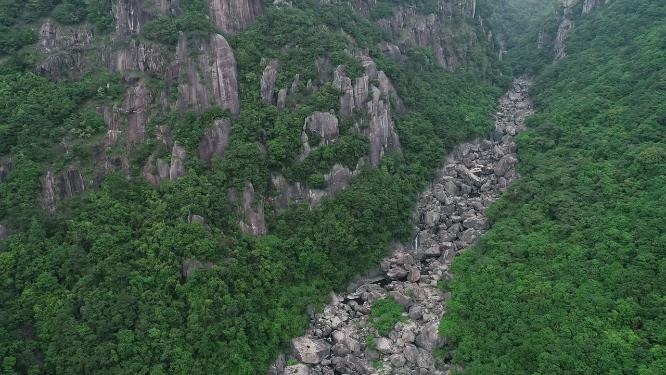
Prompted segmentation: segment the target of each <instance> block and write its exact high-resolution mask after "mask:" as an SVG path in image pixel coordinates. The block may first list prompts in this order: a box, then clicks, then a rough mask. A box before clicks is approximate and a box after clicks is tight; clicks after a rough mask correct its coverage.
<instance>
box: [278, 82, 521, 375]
mask: <svg viewBox="0 0 666 375" xmlns="http://www.w3.org/2000/svg"><path fill="white" fill-rule="evenodd" d="M530 85H531V81H530V80H529V79H526V78H518V79H516V80H515V81H514V85H513V87H512V88H511V90H509V92H507V93H506V94H505V95H504V96H503V97H502V98H501V99H500V103H499V111H498V112H497V113H496V128H495V130H494V131H493V133H492V135H491V136H490V137H489V138H488V139H477V140H474V141H472V142H468V143H464V144H462V145H460V146H459V147H458V148H457V149H456V150H455V151H454V152H452V153H451V154H450V155H449V156H448V158H447V160H446V165H445V167H444V168H442V170H441V171H440V173H439V177H438V178H437V179H436V181H435V182H433V184H431V186H430V188H429V189H428V190H426V191H425V192H424V193H422V194H421V196H420V197H419V201H418V204H417V212H416V215H417V218H418V219H417V222H418V224H417V233H416V236H415V237H414V240H413V243H412V244H411V245H410V246H403V245H401V244H396V245H395V246H394V247H393V249H392V251H391V255H390V256H388V257H386V258H385V259H384V260H382V262H381V264H380V270H379V271H378V272H376V275H375V276H374V277H368V278H365V279H363V280H361V281H360V282H358V283H356V284H355V285H354V287H352V288H350V290H349V293H347V294H333V295H332V299H331V302H330V303H329V304H328V305H327V306H325V308H324V309H323V312H321V313H318V314H316V315H315V316H314V317H313V319H312V320H311V323H310V328H309V330H308V331H307V334H306V335H305V336H302V337H298V338H296V339H294V340H292V350H293V353H292V355H293V358H292V357H291V356H285V355H281V356H280V358H279V359H278V360H277V361H276V362H275V363H274V365H273V366H272V368H271V371H270V373H271V374H292V375H320V374H322V375H324V374H326V375H328V374H446V373H448V372H449V370H450V369H451V365H449V364H447V360H448V359H449V358H450V353H446V350H445V349H443V347H445V344H446V343H445V341H444V339H443V338H442V337H441V336H440V335H439V324H440V319H441V317H442V316H443V314H445V313H446V301H447V300H448V299H449V297H450V292H448V290H447V289H448V287H447V283H448V282H449V281H450V280H451V279H452V277H453V276H452V274H451V273H450V272H449V268H450V266H451V264H452V262H453V259H454V257H455V256H456V255H457V254H459V253H460V252H461V251H464V250H465V249H466V248H467V247H469V246H471V245H473V244H474V242H475V241H476V240H477V239H478V238H479V237H480V236H481V235H482V234H483V233H484V232H485V231H486V230H488V228H489V223H488V220H487V219H486V217H485V215H484V212H485V210H486V208H487V207H489V206H490V205H491V204H492V203H493V202H494V201H495V200H496V199H497V198H498V197H499V195H500V194H501V193H502V192H504V191H505V190H506V189H507V186H508V185H509V184H510V183H511V182H512V181H513V180H515V179H516V178H517V177H518V175H517V172H516V163H517V157H516V144H515V143H514V140H513V137H514V136H515V135H516V134H517V133H518V132H520V131H521V130H524V128H525V118H526V117H527V116H529V115H530V114H532V104H531V102H530V100H529V98H528V89H529V87H530ZM387 300H388V301H391V302H389V303H388V304H387V303H382V302H378V301H387ZM392 300H394V301H395V302H397V304H393V302H392ZM391 304H393V305H395V306H399V307H398V309H400V310H402V311H403V312H405V314H402V317H396V318H395V319H396V320H397V321H398V322H397V323H396V324H395V325H393V323H395V322H391V321H390V318H387V317H385V316H381V314H382V312H379V310H380V309H381V310H382V311H384V310H386V312H385V314H387V315H390V311H389V310H390V308H387V307H386V306H391ZM373 309H375V310H376V311H375V313H373ZM386 319H389V323H391V325H392V327H389V328H388V330H390V331H388V334H386V333H387V329H386V328H385V329H384V330H382V329H381V328H380V329H379V330H378V327H379V326H380V325H381V324H382V323H384V324H385V320H386ZM382 333H383V335H382ZM287 357H289V358H291V359H290V360H289V361H287ZM294 358H295V359H296V360H297V361H298V363H295V362H296V361H294Z"/></svg>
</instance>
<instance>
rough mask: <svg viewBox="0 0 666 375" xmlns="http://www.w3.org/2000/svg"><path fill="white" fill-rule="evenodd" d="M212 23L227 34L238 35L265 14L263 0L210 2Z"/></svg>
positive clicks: (217, 0) (220, 0) (221, 0)
mask: <svg viewBox="0 0 666 375" xmlns="http://www.w3.org/2000/svg"><path fill="white" fill-rule="evenodd" d="M208 9H209V14H210V20H211V22H212V23H213V24H214V25H215V26H217V27H219V28H220V29H221V30H222V31H223V32H225V33H227V34H232V35H233V34H237V33H239V32H241V31H243V30H245V28H246V27H247V26H248V25H249V24H251V23H252V22H253V21H254V20H255V19H256V18H257V17H258V16H260V15H261V14H262V13H263V2H262V1H261V0H208Z"/></svg>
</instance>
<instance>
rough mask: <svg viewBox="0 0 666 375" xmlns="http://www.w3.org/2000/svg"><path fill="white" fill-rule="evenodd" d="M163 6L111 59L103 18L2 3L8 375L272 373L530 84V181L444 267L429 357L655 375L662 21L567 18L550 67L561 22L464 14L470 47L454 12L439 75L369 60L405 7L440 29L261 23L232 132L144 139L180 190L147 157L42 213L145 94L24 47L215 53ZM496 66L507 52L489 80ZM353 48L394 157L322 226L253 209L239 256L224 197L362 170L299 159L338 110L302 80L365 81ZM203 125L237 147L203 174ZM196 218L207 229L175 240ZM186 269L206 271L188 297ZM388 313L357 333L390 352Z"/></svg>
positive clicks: (240, 47)
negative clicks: (173, 173) (184, 41)
mask: <svg viewBox="0 0 666 375" xmlns="http://www.w3.org/2000/svg"><path fill="white" fill-rule="evenodd" d="M173 3H177V5H178V7H179V12H178V13H177V15H176V14H173V15H167V16H160V17H156V18H154V19H151V20H150V21H149V22H147V23H146V24H145V25H144V26H145V27H143V28H142V30H141V32H140V33H137V34H134V35H132V36H131V38H130V39H131V41H129V40H125V41H122V43H112V42H111V37H110V36H109V35H111V34H112V33H113V31H114V29H115V24H114V22H115V21H116V20H115V19H114V15H113V12H112V4H114V1H112V0H22V1H12V0H0V167H2V166H4V165H5V164H4V163H5V162H7V163H8V164H7V165H10V166H11V168H9V172H8V173H6V172H5V171H6V170H5V169H0V225H2V227H0V229H3V228H8V229H7V230H8V233H9V236H8V238H7V239H5V240H0V283H1V288H0V373H2V374H42V373H46V374H60V373H64V374H70V373H83V374H92V373H94V374H148V373H150V374H166V373H171V374H210V373H221V374H258V373H264V371H265V370H266V368H267V367H268V365H269V364H270V363H271V361H273V360H274V359H275V357H276V356H277V354H278V353H279V352H280V351H281V350H284V349H285V348H286V347H287V345H288V342H289V340H290V339H291V338H293V337H295V336H299V335H301V334H302V333H303V331H304V330H305V328H306V327H307V324H308V314H307V311H308V310H311V308H312V307H314V308H318V307H320V306H321V305H322V304H323V303H325V302H326V301H327V299H328V295H329V292H330V291H331V290H341V289H343V288H344V287H345V286H346V285H347V283H348V282H349V281H350V280H351V279H352V278H353V277H354V276H355V275H357V274H360V273H363V272H365V271H367V270H368V269H370V268H372V267H373V266H375V265H376V264H377V262H378V261H379V260H380V259H381V257H382V256H384V255H385V253H386V250H387V248H388V245H389V243H390V242H391V241H393V240H395V239H401V240H405V239H407V238H408V236H409V235H410V234H411V231H412V227H413V222H412V221H413V217H412V210H413V208H414V202H415V200H416V196H417V194H418V193H419V192H420V191H422V190H423V189H424V187H425V186H426V184H427V183H428V181H430V180H431V178H432V177H433V175H434V172H435V170H436V169H437V168H438V167H439V166H440V165H441V163H442V158H443V157H444V156H445V155H446V154H447V152H448V151H450V150H451V149H452V148H453V147H454V146H455V145H456V144H458V143H460V142H461V141H463V140H467V139H470V138H473V137H475V136H479V135H485V134H487V133H488V132H489V131H490V130H491V128H492V126H493V121H492V117H491V114H492V113H493V110H494V109H495V103H496V99H497V98H498V97H499V95H500V94H501V93H502V92H503V91H504V90H505V89H506V88H507V87H508V85H509V83H510V81H511V78H510V77H511V74H512V73H513V74H523V73H528V74H536V85H535V87H534V89H533V93H532V96H533V98H534V100H535V104H536V107H537V109H538V114H537V115H535V116H533V117H532V118H531V119H530V121H529V127H530V128H529V130H528V131H526V132H525V133H523V134H521V135H520V136H519V141H520V142H519V156H520V163H519V168H520V173H521V179H520V180H518V181H517V182H516V183H515V184H514V185H513V186H512V188H511V189H510V190H509V192H508V193H507V194H505V196H504V197H503V198H502V199H501V200H500V201H498V202H497V203H496V204H495V205H494V206H493V207H492V208H491V209H490V210H489V211H488V215H489V216H490V218H491V219H492V221H493V229H492V230H491V231H490V232H489V233H488V234H487V235H486V236H485V237H483V238H482V240H481V241H480V243H479V244H478V245H477V246H475V247H474V248H472V249H471V250H469V251H467V252H466V253H465V254H464V255H462V256H460V257H458V258H457V260H456V262H455V269H454V273H455V278H454V282H453V283H451V284H450V285H448V284H447V288H450V290H451V291H452V293H453V299H452V300H450V301H449V302H448V310H449V314H448V315H447V318H446V319H445V320H444V321H443V322H442V326H441V334H442V335H443V336H445V337H446V338H447V348H446V349H447V350H448V351H451V352H452V354H453V360H454V362H455V363H456V364H458V365H460V369H461V370H462V372H465V373H471V374H495V373H510V374H513V373H515V374H569V373H583V374H598V373H612V374H641V375H651V374H663V373H666V346H665V345H666V333H665V332H666V326H665V322H666V312H665V311H666V310H665V306H666V300H665V299H664V296H665V295H666V290H665V289H666V263H665V262H666V261H665V260H664V259H665V257H664V255H665V254H664V251H665V250H664V249H666V237H665V236H666V227H665V224H664V218H666V190H665V188H664V186H666V184H665V182H666V181H665V179H666V139H665V137H664V131H665V130H666V70H665V69H666V44H665V42H664V41H666V26H665V25H664V20H665V19H666V4H662V3H663V2H661V1H656V0H633V1H630V0H613V1H612V2H610V4H608V5H606V6H604V7H599V8H598V9H597V10H595V12H593V13H591V14H589V15H585V16H581V15H580V9H576V15H575V16H574V21H575V23H576V29H575V32H573V33H572V34H571V35H570V37H569V39H568V41H567V54H568V56H567V58H566V59H564V60H561V61H557V62H555V63H552V64H551V62H552V58H553V56H552V45H547V46H545V47H544V48H542V49H537V48H534V47H535V46H536V43H537V38H538V36H537V35H538V33H539V32H540V31H542V32H544V33H545V34H547V35H550V36H551V38H550V40H549V42H548V43H550V44H552V43H553V40H552V39H553V38H552V37H553V35H554V34H555V33H556V32H557V26H558V25H557V21H558V18H557V17H558V12H560V11H561V10H560V8H559V6H557V5H556V4H555V3H556V2H554V1H550V0H505V1H490V0H486V1H481V0H479V1H477V2H475V3H476V5H477V9H476V11H477V13H478V17H483V19H484V20H485V24H482V23H476V22H475V23H472V24H468V23H466V22H468V21H466V20H465V18H464V17H463V16H461V15H460V14H459V13H456V14H454V15H452V16H451V18H450V19H447V22H448V21H450V22H449V23H448V24H447V27H449V28H450V30H449V31H450V32H454V33H455V30H458V29H460V30H465V32H460V35H457V34H456V35H453V36H454V37H453V38H452V39H451V43H458V44H459V45H454V46H450V47H451V48H452V49H453V48H454V47H459V46H464V47H461V48H463V49H464V52H465V55H464V61H461V65H460V66H458V67H457V68H456V69H451V70H446V69H443V68H442V67H441V66H439V65H438V64H437V62H436V60H437V59H436V56H435V53H434V51H433V49H432V48H429V47H416V48H412V49H409V50H408V51H406V52H405V55H404V56H403V57H404V60H403V61H401V62H396V61H395V60H393V59H391V58H388V57H387V56H385V55H384V53H383V52H382V51H381V50H380V48H378V44H379V43H380V42H381V41H383V40H385V39H387V38H389V37H388V36H387V35H386V32H385V31H383V30H382V29H381V28H379V27H378V26H377V23H376V21H377V20H378V19H381V18H383V17H388V16H389V15H391V14H392V12H393V11H394V10H395V8H396V7H397V6H400V5H406V6H409V7H411V8H413V9H415V11H416V12H417V13H418V14H427V13H429V12H435V11H438V9H439V5H440V3H439V2H438V1H436V0H414V1H398V0H392V1H386V2H380V3H378V4H377V6H375V7H373V8H372V9H370V10H368V11H366V12H359V11H357V10H356V9H353V8H352V7H351V5H350V4H348V3H346V2H336V1H333V2H330V3H329V2H319V1H310V0H302V1H292V2H291V3H292V6H290V7H287V6H284V7H273V6H267V7H266V9H265V11H264V12H263V15H261V16H259V17H258V18H257V19H256V20H255V21H254V23H252V24H251V25H250V26H249V27H248V28H247V29H246V30H245V31H243V32H241V33H238V34H236V35H225V36H226V37H227V40H228V41H229V44H230V45H231V47H232V48H233V50H234V54H235V59H236V62H237V65H238V77H239V86H240V99H241V106H240V107H241V108H240V114H238V115H237V116H233V115H231V114H230V113H229V112H228V111H223V110H221V109H220V108H212V109H210V110H208V111H206V112H204V113H202V114H200V115H197V114H195V113H182V112H179V111H175V110H171V111H166V112H164V113H162V114H160V116H157V117H156V118H153V119H151V121H150V122H149V123H148V124H147V125H146V131H147V133H149V134H151V135H154V133H155V132H156V128H157V126H158V125H164V126H166V127H167V128H168V129H169V131H170V132H171V134H172V135H173V137H174V140H175V141H177V142H178V143H179V144H180V145H182V146H183V147H184V148H185V149H186V150H187V152H188V155H190V157H189V158H188V159H187V161H186V164H187V174H185V175H184V176H182V177H180V178H178V179H177V180H175V181H164V182H163V183H161V184H160V185H159V186H153V185H150V184H149V183H147V182H146V181H144V180H143V179H142V178H141V168H142V166H143V165H144V163H145V161H146V159H147V158H148V157H149V156H150V155H151V153H157V154H158V155H159V156H163V157H166V158H168V157H169V150H166V148H164V149H160V147H161V146H159V145H158V144H157V142H155V140H154V139H149V140H147V141H146V142H145V143H144V144H142V145H140V146H138V147H137V149H136V150H133V151H132V153H131V155H130V158H129V164H130V165H129V168H128V170H126V171H120V172H112V173H109V174H107V175H104V176H102V177H100V178H99V181H97V185H96V186H94V187H92V188H89V189H87V191H86V192H85V193H84V194H81V195H79V196H76V197H74V198H70V199H67V200H65V201H63V202H59V204H58V207H57V210H55V212H53V213H48V212H46V210H44V209H43V208H42V207H41V206H40V199H39V190H40V186H41V184H42V182H41V180H42V178H43V176H44V174H45V172H46V170H47V168H51V169H53V170H61V169H65V168H66V167H67V166H69V165H76V166H77V167H79V168H80V169H81V170H83V171H84V174H89V175H95V173H97V172H98V169H99V166H98V165H96V163H97V159H96V155H97V152H98V150H97V148H96V145H97V144H98V143H99V142H100V140H101V139H103V137H104V136H105V135H104V133H105V130H106V124H105V122H104V120H103V118H102V116H101V115H100V113H99V112H98V111H97V110H96V109H97V108H99V107H100V106H113V105H120V104H121V103H122V101H123V95H124V92H125V89H126V87H127V86H126V85H127V84H128V83H130V82H133V81H132V80H133V79H135V78H137V77H139V76H140V74H139V73H137V72H132V73H131V74H129V75H127V76H122V75H121V74H118V73H111V72H109V71H108V69H106V68H105V67H102V66H93V67H92V68H91V69H89V71H86V72H84V74H82V75H81V76H80V77H76V79H74V78H73V77H67V76H66V77H61V79H59V80H58V81H54V80H51V79H49V78H47V77H44V76H42V75H40V74H39V70H38V69H37V66H39V64H40V63H41V62H42V61H44V59H45V58H46V57H47V56H45V55H44V54H43V53H41V52H39V51H38V50H37V49H36V48H35V43H36V42H37V40H38V37H39V35H38V31H39V27H40V25H41V24H42V23H43V22H44V21H45V20H47V19H48V20H51V21H53V22H55V23H56V24H58V25H60V26H72V25H73V26H72V27H75V26H80V25H86V26H89V27H90V28H91V29H92V30H94V33H95V38H97V39H96V43H98V45H97V46H96V47H98V48H100V49H103V48H110V49H112V48H122V47H123V46H126V45H127V44H129V43H130V42H136V41H141V42H147V43H154V46H157V47H155V48H156V49H157V48H162V49H164V50H166V51H174V50H175V49H176V44H177V43H178V41H179V38H181V35H183V36H184V37H186V38H188V40H189V41H190V44H191V45H193V46H196V45H197V43H199V44H201V43H205V41H206V37H207V36H208V35H210V34H212V33H218V32H219V30H217V29H216V27H215V26H214V25H213V24H212V23H211V22H210V20H209V17H208V14H207V12H208V10H207V6H208V4H207V1H205V0H179V1H173ZM580 6H581V4H579V7H580ZM456 28H458V29H456ZM470 30H471V31H470ZM489 31H493V32H495V33H496V34H497V35H499V37H498V38H499V40H502V41H503V43H501V45H499V46H497V45H495V40H496V39H493V38H491V37H488V34H487V32H489ZM470 35H471V39H466V38H470ZM188 47H191V46H188ZM94 48H95V47H94ZM498 48H499V49H503V50H505V51H508V53H506V54H505V55H504V56H503V57H504V59H503V61H500V59H499V57H498V51H497V49H498ZM193 50H194V49H190V50H189V53H190V54H194V53H193V52H192V51H193ZM350 50H355V51H359V50H362V51H364V52H365V53H367V54H368V55H369V56H370V57H372V59H373V60H374V61H375V62H376V64H377V67H378V69H381V70H383V71H385V72H386V74H387V76H388V77H389V78H390V79H391V81H392V83H393V85H394V86H395V87H396V89H397V92H398V94H399V96H400V98H401V100H402V102H403V103H404V106H405V108H406V110H405V111H404V112H401V111H394V113H393V116H394V120H395V123H396V130H397V133H398V135H399V138H400V144H401V152H394V153H390V154H387V155H385V156H384V158H383V159H382V162H381V164H380V165H379V166H378V167H377V168H369V167H366V168H364V169H363V170H362V171H361V173H360V175H359V176H357V177H355V178H354V179H352V182H351V184H350V186H349V187H348V188H347V189H346V190H344V191H342V192H340V193H339V194H338V195H337V196H336V197H335V199H328V198H326V199H324V200H323V202H322V204H321V205H320V206H319V207H318V208H315V209H312V208H310V207H308V205H306V204H302V205H292V206H290V207H289V208H287V209H284V210H273V207H270V206H267V207H266V212H267V218H266V219H267V225H268V228H269V234H268V235H266V236H260V237H256V236H250V235H245V234H242V233H241V232H240V231H239V229H238V221H239V215H240V214H239V212H238V209H237V207H235V206H234V205H233V204H231V203H230V202H229V194H228V192H229V191H230V189H232V188H236V189H241V188H242V186H243V184H244V183H245V182H248V181H249V182H252V184H253V185H254V187H255V189H256V191H257V194H258V195H264V196H267V195H269V194H270V191H269V187H268V184H267V182H266V181H268V180H269V178H270V177H269V176H270V174H271V173H272V172H280V173H282V174H283V175H284V176H285V177H286V178H287V179H288V180H289V181H290V182H300V183H303V184H304V185H305V186H308V187H313V188H320V187H322V186H323V184H324V183H325V181H324V180H323V178H324V177H323V176H324V174H325V173H327V172H328V171H329V170H330V168H331V167H332V166H333V165H334V164H336V163H340V164H343V165H345V166H347V167H349V168H353V167H355V165H356V163H357V161H358V160H359V158H360V157H361V156H363V155H366V154H367V153H368V149H369V144H368V140H367V139H366V138H365V137H362V136H359V134H358V132H355V131H354V129H353V125H354V124H353V121H351V120H349V119H347V120H342V121H341V123H340V135H339V138H338V140H337V141H336V142H335V143H332V144H329V145H325V146H320V147H318V148H317V149H315V150H314V151H313V152H312V153H311V154H310V155H308V156H307V158H305V159H304V160H300V159H299V153H300V151H301V139H300V136H301V132H302V129H303V123H304V120H305V118H306V117H307V116H308V115H310V114H311V113H313V112H314V111H330V110H333V111H337V110H339V97H340V94H341V93H340V92H338V91H337V90H336V89H335V88H334V87H333V86H332V85H331V84H330V82H329V83H325V84H322V86H321V87H320V88H319V90H317V91H316V92H314V93H311V92H308V90H306V87H305V82H307V80H308V79H313V80H316V78H317V77H316V76H317V67H316V64H315V59H316V58H318V57H326V58H328V59H329V60H330V61H331V64H332V66H337V65H342V66H344V69H345V72H346V74H347V75H348V76H349V77H350V78H352V79H354V78H356V77H358V76H359V75H360V74H362V72H363V67H362V65H361V63H360V62H359V61H358V59H357V58H356V57H355V56H354V55H353V54H351V53H349V51H350ZM448 52H450V51H448ZM266 59H277V60H279V61H280V66H281V68H280V70H279V73H278V76H277V86H278V87H287V86H289V84H291V82H292V79H293V77H294V75H295V74H300V76H301V78H302V79H301V83H300V86H299V87H297V89H296V90H295V93H294V94H293V96H290V99H289V100H290V101H291V102H290V103H289V104H290V105H289V106H288V107H287V108H285V109H283V110H277V108H276V106H274V105H271V104H268V103H266V102H265V101H263V100H262V98H261V95H260V92H261V87H260V79H261V74H262V71H263V69H264V67H265V60H266ZM510 72H512V73H510ZM141 77H142V78H145V79H146V81H147V82H148V84H149V85H151V87H153V86H154V87H158V88H161V87H164V86H165V83H164V82H162V80H161V78H160V77H154V76H150V77H143V76H141ZM155 90H157V89H155ZM171 94H174V93H171ZM174 95H176V94H174ZM56 98H57V100H55V99H56ZM354 116H358V114H355V115H354ZM220 118H227V119H228V120H229V121H230V124H231V125H230V126H231V138H230V141H229V145H228V147H227V149H226V152H225V156H224V158H223V159H215V160H213V162H212V165H210V166H209V165H208V164H207V163H204V162H203V161H202V160H200V159H199V158H198V157H197V156H196V155H197V152H196V148H197V145H198V143H199V141H200V139H201V138H202V136H203V134H204V133H205V132H206V130H207V129H209V128H210V127H211V125H212V123H213V121H214V120H216V119H220ZM354 119H356V118H354ZM257 144H261V145H263V146H265V151H262V149H260V148H259V147H257ZM112 151H113V152H116V153H119V154H122V153H125V152H127V151H126V150H124V149H122V150H121V149H119V148H118V149H114V150H112ZM190 214H197V215H201V216H203V217H204V218H205V223H203V224H202V223H196V222H195V223H192V224H190V223H188V216H189V215H190ZM193 260H197V261H199V262H201V264H203V265H204V267H202V268H201V269H198V270H196V271H194V272H193V273H192V274H190V275H188V276H187V277H186V276H185V275H184V274H183V265H184V264H185V263H187V262H189V261H193ZM403 312H404V309H403V307H402V306H400V305H398V304H396V303H395V302H394V301H393V300H392V299H384V300H380V301H377V302H376V303H375V304H374V305H373V310H372V316H371V318H372V321H371V324H372V325H373V326H374V327H375V328H376V329H377V330H378V331H380V332H383V333H386V332H388V331H390V329H391V327H392V326H393V325H394V324H395V322H397V321H400V320H402V319H404V317H403V315H402V314H403ZM220 353H223V355H221V354H220Z"/></svg>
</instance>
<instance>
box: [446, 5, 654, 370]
mask: <svg viewBox="0 0 666 375" xmlns="http://www.w3.org/2000/svg"><path fill="white" fill-rule="evenodd" d="M591 3H592V2H589V1H586V2H568V3H567V6H566V8H567V9H565V18H564V19H563V20H562V21H561V22H562V23H563V24H565V25H571V24H575V25H576V26H575V29H574V30H573V31H572V32H570V33H568V37H567V38H566V43H565V44H564V45H563V46H564V47H565V48H563V49H561V50H560V51H566V54H563V53H556V55H557V57H559V58H560V59H559V60H558V61H556V62H555V63H554V64H552V65H549V66H548V67H546V68H545V69H544V70H543V72H542V73H541V74H540V75H539V76H538V79H537V84H536V86H535V89H534V90H533V96H534V99H535V104H536V109H537V115H535V116H534V117H532V118H531V119H530V121H528V131H526V132H525V133H523V134H521V136H520V137H519V142H518V146H519V153H518V154H519V158H520V162H519V172H520V174H521V175H522V177H521V178H520V179H519V180H518V182H517V183H515V184H514V186H513V187H512V189H510V191H509V192H508V194H506V195H505V196H504V197H503V198H502V199H501V200H500V202H499V204H497V205H495V206H493V207H492V209H491V210H489V211H488V214H489V215H490V216H491V219H492V221H493V222H494V223H493V228H492V229H491V230H490V232H489V233H488V234H487V235H486V236H485V237H484V238H483V239H482V240H481V241H480V243H479V244H478V246H476V247H475V248H474V249H473V250H472V251H470V252H467V253H465V255H463V256H461V257H460V258H459V260H457V261H456V263H455V264H454V274H455V279H454V282H453V284H452V286H451V287H452V291H453V299H452V301H450V302H449V304H448V307H449V314H448V315H447V318H446V320H445V321H444V322H443V324H442V326H441V332H442V334H443V335H444V336H445V337H446V338H447V340H448V345H449V349H451V350H455V352H454V354H453V353H452V354H453V355H454V357H453V358H454V361H455V362H456V363H458V364H459V365H461V366H462V368H464V370H465V373H470V374H489V373H513V374H569V373H579V374H601V373H616V374H662V373H664V372H665V371H666V367H665V366H666V362H665V358H666V353H665V352H664V344H665V339H666V337H664V335H663V333H664V332H665V331H664V329H665V326H664V322H666V316H664V312H665V311H666V310H665V301H664V295H666V290H665V289H664V288H665V286H666V283H665V281H666V273H665V270H666V268H664V265H665V263H664V259H665V255H666V253H664V251H665V249H666V242H665V241H666V237H664V234H665V233H666V226H665V225H664V218H665V217H666V211H665V210H664V208H665V207H666V201H665V199H666V190H664V179H665V178H666V138H665V137H664V129H666V117H665V116H666V106H665V105H666V70H665V68H666V45H664V40H666V27H665V25H666V24H665V23H664V20H665V19H666V4H665V3H664V2H661V1H647V0H645V1H627V0H614V1H611V2H608V3H609V4H606V5H604V6H601V7H598V8H597V9H595V10H594V11H593V12H589V10H590V8H589V7H588V5H589V4H591ZM601 3H602V2H600V1H597V2H594V4H595V5H603V4H601ZM583 13H585V16H584V17H579V16H578V15H579V14H583ZM573 17H576V18H575V21H571V20H572V19H574V18H573ZM561 29H562V28H561V27H560V30H561ZM562 40H564V39H562Z"/></svg>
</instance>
